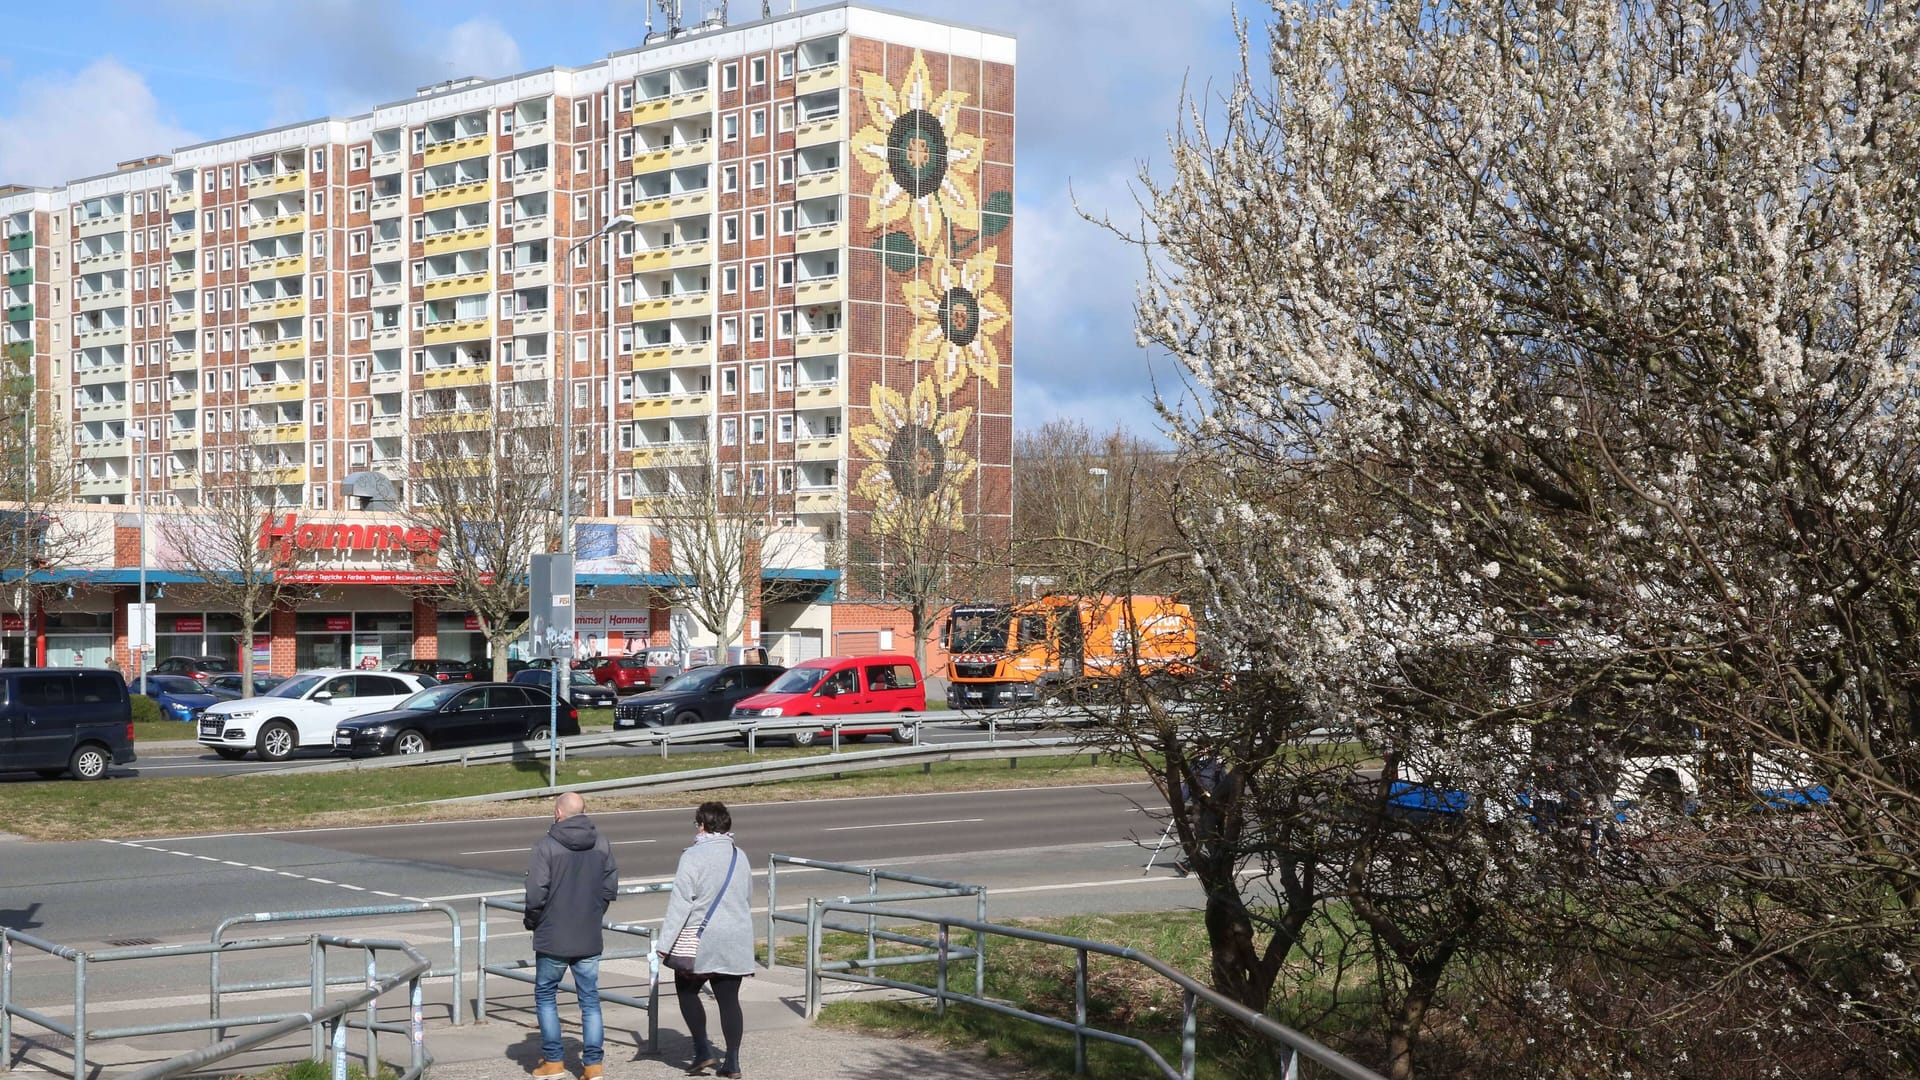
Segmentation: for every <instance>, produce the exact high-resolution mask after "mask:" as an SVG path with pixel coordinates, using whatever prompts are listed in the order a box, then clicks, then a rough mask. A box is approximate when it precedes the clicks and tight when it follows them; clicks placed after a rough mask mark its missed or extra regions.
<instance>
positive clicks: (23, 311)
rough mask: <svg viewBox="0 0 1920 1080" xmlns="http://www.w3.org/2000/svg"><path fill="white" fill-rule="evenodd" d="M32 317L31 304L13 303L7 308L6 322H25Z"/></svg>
mask: <svg viewBox="0 0 1920 1080" xmlns="http://www.w3.org/2000/svg"><path fill="white" fill-rule="evenodd" d="M32 318H33V305H32V304H15V305H13V306H12V307H10V308H8V309H7V321H8V322H26V321H28V320H29V319H32Z"/></svg>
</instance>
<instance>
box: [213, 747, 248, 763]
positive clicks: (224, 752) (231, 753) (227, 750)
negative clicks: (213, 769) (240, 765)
mask: <svg viewBox="0 0 1920 1080" xmlns="http://www.w3.org/2000/svg"><path fill="white" fill-rule="evenodd" d="M213 752H214V753H216V754H219V755H220V756H221V757H223V758H225V759H227V760H228V761H239V760H240V759H241V758H243V757H246V756H247V752H246V751H245V750H242V749H240V748H239V747H237V746H216V747H214V748H213Z"/></svg>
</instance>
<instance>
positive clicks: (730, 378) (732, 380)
mask: <svg viewBox="0 0 1920 1080" xmlns="http://www.w3.org/2000/svg"><path fill="white" fill-rule="evenodd" d="M720 392H721V393H722V394H737V393H739V392H740V369H739V368H727V369H725V370H723V371H721V372H720Z"/></svg>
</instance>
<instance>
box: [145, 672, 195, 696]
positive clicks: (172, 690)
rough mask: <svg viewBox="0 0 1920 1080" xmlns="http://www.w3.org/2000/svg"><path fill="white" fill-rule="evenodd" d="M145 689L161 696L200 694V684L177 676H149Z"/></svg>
mask: <svg viewBox="0 0 1920 1080" xmlns="http://www.w3.org/2000/svg"><path fill="white" fill-rule="evenodd" d="M147 689H148V690H156V691H159V692H160V693H162V694H197V693H199V692H200V684H199V683H196V682H194V681H193V680H192V679H183V678H181V677H179V676H178V675H149V676H147Z"/></svg>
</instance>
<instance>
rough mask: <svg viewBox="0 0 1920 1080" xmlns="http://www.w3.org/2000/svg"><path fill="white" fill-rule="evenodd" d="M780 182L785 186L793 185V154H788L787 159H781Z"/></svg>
mask: <svg viewBox="0 0 1920 1080" xmlns="http://www.w3.org/2000/svg"><path fill="white" fill-rule="evenodd" d="M780 182H781V183H783V184H791V183H793V155H792V154H788V155H787V156H786V157H783V158H781V159H780Z"/></svg>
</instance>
